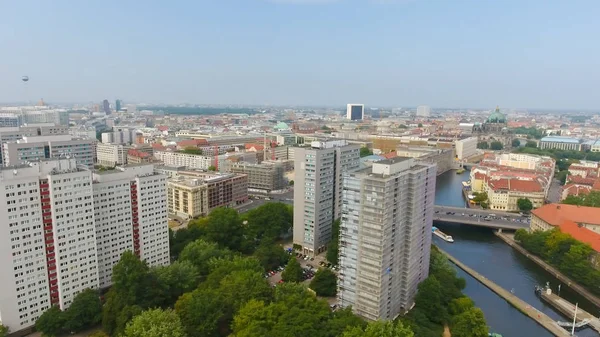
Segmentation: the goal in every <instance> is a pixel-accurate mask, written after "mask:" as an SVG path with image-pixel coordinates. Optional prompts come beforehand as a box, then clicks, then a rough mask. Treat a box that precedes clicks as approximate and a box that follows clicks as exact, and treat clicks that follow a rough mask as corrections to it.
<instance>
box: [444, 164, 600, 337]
mask: <svg viewBox="0 0 600 337" xmlns="http://www.w3.org/2000/svg"><path fill="white" fill-rule="evenodd" d="M468 175H469V171H466V172H465V173H463V174H461V175H457V174H456V173H455V171H449V172H446V173H444V174H442V175H440V176H439V177H438V180H437V181H438V184H437V191H436V204H438V205H447V206H455V207H461V206H462V207H464V205H465V203H464V199H463V198H462V196H461V187H462V185H461V182H462V181H466V180H468V179H469V178H468ZM440 189H442V190H440ZM436 226H437V227H438V228H440V229H441V230H442V231H443V232H445V233H446V234H449V235H452V236H453V238H454V240H455V242H454V243H447V242H444V241H443V240H441V239H439V238H437V237H434V238H433V241H434V243H435V244H436V245H438V246H439V247H440V248H442V249H443V250H445V251H446V252H448V253H449V254H450V255H452V256H454V257H455V258H456V259H457V260H458V261H460V262H462V263H464V264H465V265H466V266H468V267H470V268H472V269H474V270H475V271H476V272H478V273H479V274H481V275H483V276H485V277H486V278H488V279H490V280H491V281H493V282H494V283H496V284H498V285H499V286H500V287H502V288H504V289H506V290H508V291H511V292H512V293H513V294H514V295H515V296H518V297H519V298H521V299H522V300H524V301H525V302H527V303H528V304H530V305H532V306H533V307H534V308H536V309H538V310H540V311H541V312H543V313H544V314H546V315H548V316H549V317H551V318H552V319H554V320H562V321H564V320H566V317H564V316H563V315H562V314H561V313H559V312H557V311H556V310H555V309H554V308H553V307H551V306H550V305H549V304H547V303H545V302H543V301H542V300H541V299H540V298H539V297H537V296H536V295H535V293H534V287H535V286H536V285H545V284H546V282H550V286H551V287H552V288H553V290H554V291H555V292H557V287H558V285H559V284H560V281H558V280H557V279H556V278H554V277H553V276H552V275H551V274H550V273H548V272H546V271H545V270H544V269H543V268H541V267H539V266H538V265H537V264H535V263H534V262H532V261H530V260H529V259H527V258H526V257H525V256H524V255H522V254H521V253H519V252H517V251H516V250H514V249H513V248H511V247H510V246H508V245H507V244H506V243H504V242H503V241H502V240H500V239H499V238H497V237H496V236H495V235H494V233H493V230H491V229H485V228H478V227H473V226H466V225H460V224H444V223H436ZM458 275H459V276H461V277H464V278H465V279H466V281H467V287H466V289H465V290H464V292H465V294H466V295H468V296H469V297H471V298H472V299H473V300H474V301H475V302H476V304H477V306H479V307H480V308H481V309H482V310H483V312H484V314H485V316H486V319H487V321H488V324H489V325H490V331H493V332H497V333H500V334H502V335H503V336H504V337H531V336H534V337H546V336H552V334H551V333H549V332H548V331H547V330H546V329H544V328H542V327H541V326H540V325H538V324H537V323H536V322H534V321H533V320H531V319H530V318H529V317H527V316H525V315H524V314H523V313H522V312H520V311H519V310H517V309H515V308H514V307H513V306H512V305H510V304H508V303H506V301H505V300H504V299H502V298H501V297H499V296H498V295H496V294H495V293H493V292H492V291H491V290H489V289H488V288H486V287H485V286H483V285H482V284H480V283H479V282H478V281H477V280H475V279H474V278H472V277H471V276H469V275H468V274H467V273H465V272H464V271H462V270H460V269H459V270H458ZM560 296H562V297H565V299H567V300H568V301H570V302H572V303H576V302H578V303H579V305H580V306H581V307H582V308H584V309H585V310H586V311H588V312H590V313H592V314H596V315H598V314H600V309H598V308H597V307H596V306H595V305H593V304H592V303H590V302H589V301H587V300H586V299H585V298H583V297H582V296H580V295H578V294H576V293H574V292H573V291H572V290H571V289H568V287H562V289H561V292H560ZM577 336H579V337H592V336H594V337H596V336H599V335H598V333H596V332H595V331H593V330H591V329H586V330H582V331H579V332H578V333H577Z"/></svg>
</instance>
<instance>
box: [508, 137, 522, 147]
mask: <svg viewBox="0 0 600 337" xmlns="http://www.w3.org/2000/svg"><path fill="white" fill-rule="evenodd" d="M510 145H511V146H512V147H519V146H521V141H520V140H519V139H517V138H513V140H512V141H511V142H510Z"/></svg>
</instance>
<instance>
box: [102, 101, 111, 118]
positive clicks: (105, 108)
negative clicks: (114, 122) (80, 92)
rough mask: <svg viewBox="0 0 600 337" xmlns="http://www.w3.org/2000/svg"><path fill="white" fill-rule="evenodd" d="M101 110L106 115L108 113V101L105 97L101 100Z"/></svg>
mask: <svg viewBox="0 0 600 337" xmlns="http://www.w3.org/2000/svg"><path fill="white" fill-rule="evenodd" d="M102 110H103V111H104V113H106V114H107V115H110V103H108V100H107V99H105V100H104V101H102Z"/></svg>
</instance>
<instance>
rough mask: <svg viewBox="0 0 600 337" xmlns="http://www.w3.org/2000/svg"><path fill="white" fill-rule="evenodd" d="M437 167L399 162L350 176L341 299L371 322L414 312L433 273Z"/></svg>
mask: <svg viewBox="0 0 600 337" xmlns="http://www.w3.org/2000/svg"><path fill="white" fill-rule="evenodd" d="M435 183H436V167H435V164H424V163H420V162H418V161H416V160H415V159H413V158H405V157H395V158H392V159H386V160H382V161H378V162H375V163H373V166H372V167H370V168H365V169H362V170H359V171H355V172H346V173H345V174H344V181H343V186H344V188H343V208H342V220H341V226H340V229H341V230H340V239H339V240H340V241H339V249H340V250H339V256H340V264H339V265H340V268H341V269H340V273H339V276H338V278H339V281H338V300H339V302H340V304H341V305H342V307H348V306H352V310H353V311H354V313H355V314H357V315H359V316H361V317H363V318H365V319H369V320H378V319H385V320H391V319H394V318H396V317H397V316H398V315H399V314H402V313H404V312H406V311H408V310H410V308H411V307H412V305H413V304H414V298H415V295H416V293H417V287H418V285H419V283H420V282H421V281H423V280H425V279H426V278H427V276H428V273H429V253H430V247H431V225H432V222H433V209H434V200H435Z"/></svg>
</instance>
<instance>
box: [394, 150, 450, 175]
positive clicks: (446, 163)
mask: <svg viewBox="0 0 600 337" xmlns="http://www.w3.org/2000/svg"><path fill="white" fill-rule="evenodd" d="M393 156H394V157H408V158H416V159H418V161H420V162H425V163H431V164H436V165H437V174H438V175H440V174H442V173H444V172H446V171H448V170H450V169H452V167H453V162H454V158H453V157H454V155H453V151H452V150H451V149H436V148H431V147H427V146H403V145H401V146H399V147H397V148H396V152H395V154H394V155H393Z"/></svg>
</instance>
